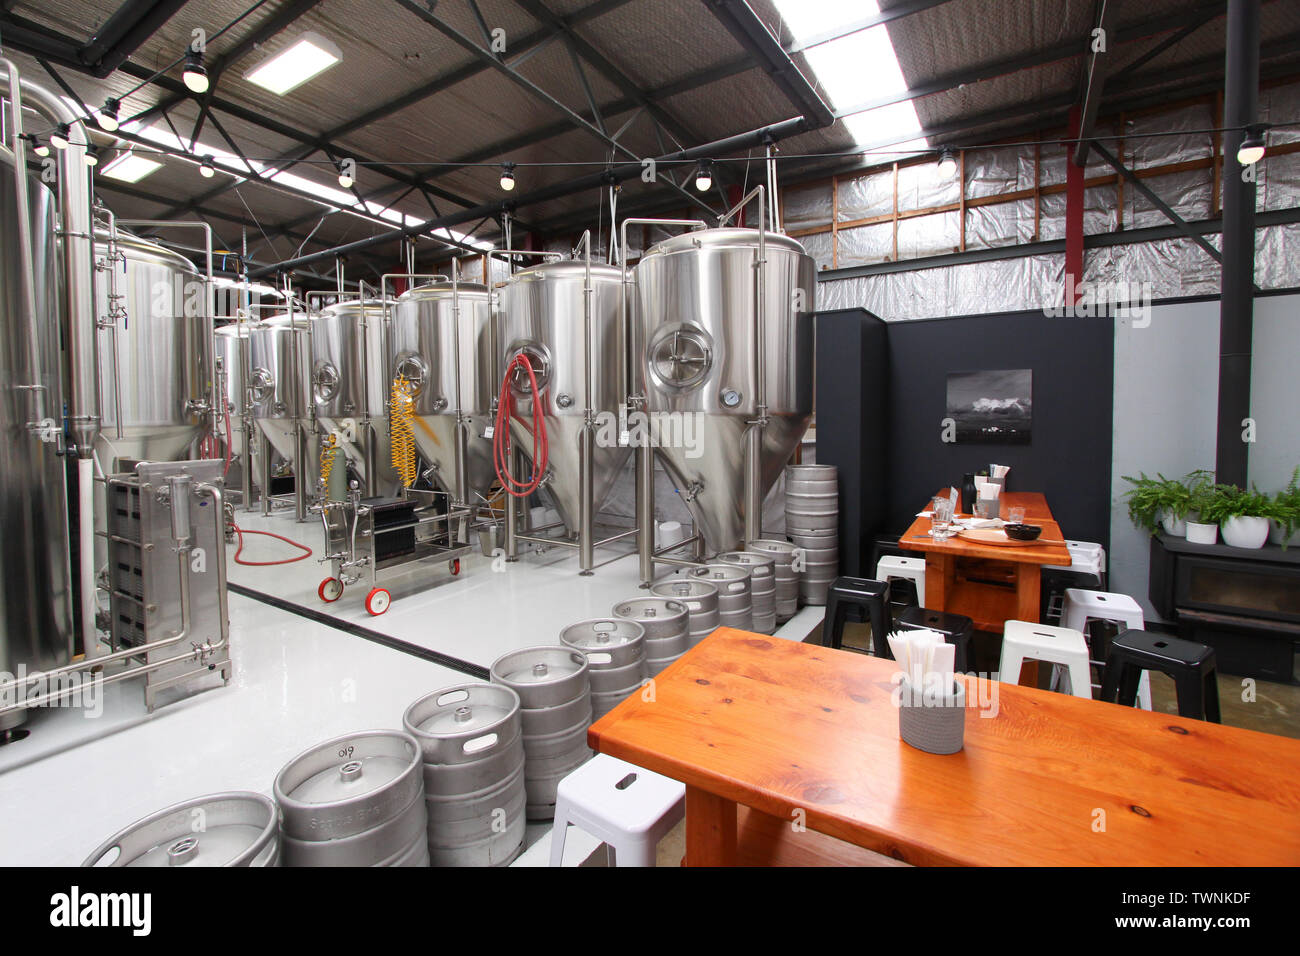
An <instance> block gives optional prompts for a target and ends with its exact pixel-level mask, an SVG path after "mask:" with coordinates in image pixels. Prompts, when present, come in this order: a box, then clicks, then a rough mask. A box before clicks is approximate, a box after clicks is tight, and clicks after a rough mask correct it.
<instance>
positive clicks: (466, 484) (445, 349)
mask: <svg viewBox="0 0 1300 956" xmlns="http://www.w3.org/2000/svg"><path fill="white" fill-rule="evenodd" d="M387 278H389V277H387V276H386V277H385V280H387ZM397 278H408V279H409V278H421V277H419V276H399V277H397ZM429 278H435V277H429ZM436 278H438V281H434V282H429V283H427V284H425V285H420V286H416V287H415V288H412V289H409V290H408V291H406V292H404V293H402V294H401V295H399V296H398V297H397V298H396V300H395V301H393V302H392V303H391V304H390V307H389V314H390V316H391V319H390V322H389V327H388V368H389V371H390V373H391V376H392V377H396V376H399V375H400V376H402V377H403V378H405V379H406V380H407V381H408V382H410V383H411V387H412V388H411V393H412V394H411V397H412V402H413V408H412V412H413V415H414V420H413V422H412V424H413V427H412V433H413V435H414V438H415V447H416V450H417V451H418V452H419V453H420V456H421V457H422V458H424V460H425V461H427V462H428V463H429V464H430V465H431V466H432V468H433V478H434V480H435V481H436V482H437V483H438V484H439V485H440V486H441V487H442V488H443V490H445V491H446V492H447V493H448V494H450V495H451V496H452V498H453V500H454V501H455V502H456V503H457V504H461V505H465V506H467V507H471V508H475V507H478V506H480V505H484V504H486V503H487V500H488V493H489V491H490V489H491V487H492V483H493V482H494V481H495V480H496V472H495V470H494V469H493V466H492V437H491V430H490V428H491V425H492V416H493V414H494V413H495V411H496V398H497V390H498V389H499V388H500V385H501V368H502V366H501V347H500V328H499V322H498V317H497V315H496V312H495V310H494V309H493V307H492V296H491V293H490V292H489V291H488V287H487V286H485V285H480V284H477V283H468V282H459V281H450V282H448V281H441V278H440V277H436ZM385 288H386V284H385Z"/></svg>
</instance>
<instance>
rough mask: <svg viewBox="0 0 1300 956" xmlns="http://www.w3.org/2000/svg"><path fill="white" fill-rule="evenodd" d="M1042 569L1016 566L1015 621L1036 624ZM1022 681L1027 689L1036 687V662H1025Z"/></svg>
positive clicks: (1031, 566) (1032, 566)
mask: <svg viewBox="0 0 1300 956" xmlns="http://www.w3.org/2000/svg"><path fill="white" fill-rule="evenodd" d="M1041 579H1042V569H1041V568H1039V566H1038V565H1036V564H1017V565H1016V617H1015V620H1017V621H1028V622H1029V623H1030V624H1038V623H1039V620H1038V615H1039V612H1040V611H1041V610H1042V608H1041V607H1040V606H1039V601H1040V600H1041V597H1042V596H1041V594H1040V591H1039V588H1040V586H1041ZM1021 673H1022V674H1023V675H1024V679H1023V680H1021V681H1019V683H1021V684H1024V685H1025V686H1027V687H1037V686H1038V682H1039V680H1040V677H1039V668H1038V662H1037V661H1026V662H1025V665H1024V669H1023V670H1022V671H1021Z"/></svg>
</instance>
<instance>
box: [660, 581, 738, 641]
mask: <svg viewBox="0 0 1300 956" xmlns="http://www.w3.org/2000/svg"><path fill="white" fill-rule="evenodd" d="M650 593H651V594H653V595H655V596H656V597H665V598H672V599H673V600H674V601H681V602H682V603H683V604H685V605H686V614H687V617H688V618H689V620H688V621H687V627H688V628H689V629H690V644H691V647H694V646H695V645H696V644H698V643H700V641H702V640H704V639H705V638H706V637H708V636H709V635H710V634H712V633H713V631H714V629H715V628H717V626H718V624H719V623H720V622H721V620H722V618H721V615H720V614H719V612H718V589H717V588H716V587H714V586H713V584H711V583H710V582H708V581H700V580H697V579H695V578H687V577H682V578H673V579H672V580H670V581H660V582H659V583H658V584H656V585H654V586H653V587H651V588H650Z"/></svg>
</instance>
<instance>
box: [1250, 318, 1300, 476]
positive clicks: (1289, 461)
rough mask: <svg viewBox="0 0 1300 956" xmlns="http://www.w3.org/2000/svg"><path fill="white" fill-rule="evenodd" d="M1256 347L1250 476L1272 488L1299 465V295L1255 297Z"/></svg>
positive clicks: (1252, 387)
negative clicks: (1253, 429)
mask: <svg viewBox="0 0 1300 956" xmlns="http://www.w3.org/2000/svg"><path fill="white" fill-rule="evenodd" d="M1254 351H1255V354H1254V358H1253V359H1252V362H1251V378H1250V397H1251V402H1250V411H1251V416H1252V417H1253V418H1254V419H1255V427H1256V436H1255V439H1256V440H1255V444H1254V445H1252V446H1251V449H1250V480H1251V481H1253V482H1255V484H1257V485H1258V486H1259V489H1260V490H1261V491H1266V492H1270V493H1271V492H1274V491H1277V490H1278V489H1279V488H1281V487H1283V486H1284V485H1286V483H1287V482H1288V481H1289V480H1290V479H1291V472H1292V471H1294V470H1295V467H1296V465H1300V295H1275V296H1267V297H1264V298H1259V299H1256V300H1255V350H1254Z"/></svg>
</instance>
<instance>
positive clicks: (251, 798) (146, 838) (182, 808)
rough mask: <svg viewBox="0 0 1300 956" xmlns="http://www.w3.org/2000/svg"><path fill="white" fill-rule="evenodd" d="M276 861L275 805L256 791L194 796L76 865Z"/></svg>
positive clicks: (255, 863)
mask: <svg viewBox="0 0 1300 956" xmlns="http://www.w3.org/2000/svg"><path fill="white" fill-rule="evenodd" d="M114 851H117V852H116V853H114ZM279 858H280V840H279V833H278V830H277V826H276V813H275V804H274V803H272V802H271V800H270V799H269V798H267V797H264V796H262V795H261V794H260V793H245V792H232V793H214V794H211V795H209V796H206V797H196V798H195V799H193V800H187V801H185V802H184V803H178V804H176V805H175V806H172V807H168V808H167V809H165V810H159V811H158V812H157V813H152V814H150V815H149V816H147V817H145V818H144V819H143V820H137V821H136V822H135V823H133V824H131V825H130V826H129V827H126V828H125V829H123V830H120V831H118V832H117V833H115V834H113V835H112V836H111V837H109V838H108V839H107V840H105V841H104V842H103V844H101V845H100V846H99V847H98V848H97V849H96V850H95V852H94V853H92V854H90V856H88V857H86V861H85V862H84V863H82V864H81V865H82V866H276V865H277V864H278V863H279Z"/></svg>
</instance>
